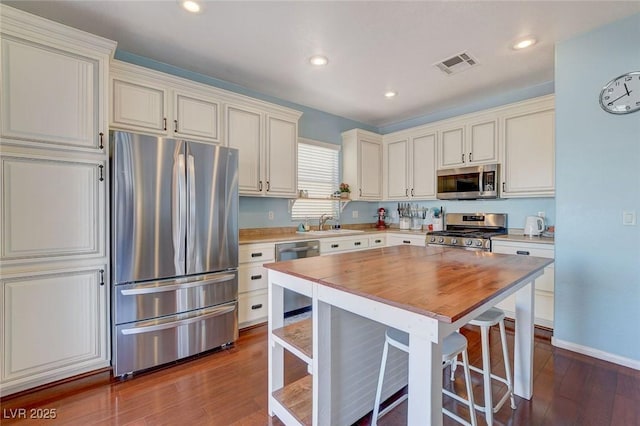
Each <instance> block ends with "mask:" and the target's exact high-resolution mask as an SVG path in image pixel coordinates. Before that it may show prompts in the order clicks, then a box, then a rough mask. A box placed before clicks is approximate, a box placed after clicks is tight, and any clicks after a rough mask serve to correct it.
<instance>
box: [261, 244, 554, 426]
mask: <svg viewBox="0 0 640 426" xmlns="http://www.w3.org/2000/svg"><path fill="white" fill-rule="evenodd" d="M552 262H553V260H552V259H543V258H534V257H522V256H511V255H500V254H495V253H487V252H480V251H467V250H459V249H450V248H439V247H412V246H394V247H384V248H378V249H372V250H364V251H359V252H352V253H345V254H338V255H334V256H326V257H315V258H307V259H298V260H294V261H286V262H278V263H272V264H267V265H265V267H266V268H267V269H269V299H270V305H269V413H270V414H271V415H274V414H275V415H277V416H278V417H279V418H280V419H281V420H282V421H283V422H284V423H285V424H313V425H325V424H327V425H328V424H332V415H333V414H334V413H333V411H334V410H337V409H339V408H340V407H338V406H339V405H340V404H341V403H342V402H343V400H350V399H357V397H358V395H355V394H353V395H352V394H341V397H340V400H336V398H335V394H336V393H339V392H337V391H336V389H335V388H334V387H332V380H336V375H335V374H332V372H337V371H341V372H343V373H344V371H345V369H344V368H343V367H344V366H343V365H342V364H343V363H345V364H348V363H351V364H352V365H354V364H353V359H352V358H353V357H352V356H347V355H344V354H348V353H349V350H348V349H349V348H348V347H345V346H349V345H357V344H358V339H352V340H351V341H348V342H347V343H346V344H342V345H335V343H336V339H335V336H332V334H336V332H337V331H338V329H337V328H336V327H332V321H335V320H336V315H335V312H336V311H345V312H348V313H351V314H355V316H358V317H362V318H365V319H368V320H371V321H375V322H376V323H379V324H380V325H381V326H382V327H385V326H388V327H394V328H396V329H399V330H402V331H405V332H407V333H408V334H409V356H408V382H407V383H408V385H409V402H408V424H409V425H424V424H432V425H439V424H441V423H442V412H441V409H442V394H441V389H442V365H441V356H442V352H441V347H440V345H441V343H442V341H443V339H444V337H446V336H447V335H449V334H450V333H451V332H453V331H455V330H456V329H458V328H460V327H461V326H463V325H464V324H466V323H467V322H468V321H469V320H471V319H472V318H474V317H475V316H477V315H478V314H480V313H481V312H483V311H485V310H486V309H488V308H490V307H491V306H494V305H495V304H496V303H498V302H500V301H501V300H503V299H504V298H505V297H507V296H508V295H510V294H513V293H516V305H517V307H516V323H515V327H516V336H515V338H516V341H515V370H514V373H515V379H514V389H515V393H516V394H517V395H519V396H521V397H523V398H526V399H530V398H531V396H532V391H533V379H532V377H531V376H532V373H531V372H532V368H533V300H534V299H533V294H534V281H535V278H536V277H538V276H540V275H541V274H542V273H543V270H544V267H545V266H547V265H549V264H550V263H552ZM285 288H287V289H290V290H293V291H296V292H299V293H302V294H305V295H307V296H309V297H311V298H312V301H313V303H312V319H311V321H309V322H308V323H306V325H305V324H304V323H303V324H293V325H290V326H287V327H284V321H283V290H284V289H285ZM355 316H354V318H355ZM292 327H293V328H292ZM305 327H306V330H305ZM332 345H335V347H332ZM285 349H286V350H289V351H290V352H292V353H293V354H294V355H296V356H298V357H300V358H301V359H303V360H304V361H305V362H307V364H308V365H309V372H310V375H309V376H307V377H305V378H303V379H302V380H300V381H298V382H295V383H292V384H286V386H285V383H283V377H284V361H283V356H284V352H283V351H284V350H285ZM372 349H373V348H372ZM363 355H364V353H363ZM370 368H371V369H375V370H377V369H378V368H379V358H378V363H377V365H375V363H374V365H370ZM374 386H375V385H374ZM369 387H370V383H369V384H368V385H366V386H364V388H363V389H362V390H363V391H368V390H369V389H368V388H369ZM332 393H334V395H333V396H332ZM366 404H368V402H367V401H365V405H366ZM332 405H334V407H332ZM372 408H373V407H372V406H370V407H369V410H371V409H372ZM365 413H366V412H365Z"/></svg>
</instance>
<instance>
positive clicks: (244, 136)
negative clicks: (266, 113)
mask: <svg viewBox="0 0 640 426" xmlns="http://www.w3.org/2000/svg"><path fill="white" fill-rule="evenodd" d="M262 117H263V116H262V114H261V113H260V112H258V111H252V110H249V109H244V108H239V107H235V106H227V108H226V120H225V121H226V138H227V144H228V145H229V146H230V147H231V148H237V149H239V150H240V152H239V157H238V171H239V190H240V194H241V195H242V194H260V193H261V190H262V182H261V180H260V179H261V173H262V164H261V162H260V159H261V158H262V153H261V151H260V150H261V147H262Z"/></svg>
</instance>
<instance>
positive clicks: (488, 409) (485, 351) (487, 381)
mask: <svg viewBox="0 0 640 426" xmlns="http://www.w3.org/2000/svg"><path fill="white" fill-rule="evenodd" d="M480 338H481V340H482V369H483V370H484V372H483V375H482V378H483V385H484V406H485V410H484V417H485V419H487V424H488V425H492V424H493V396H492V394H491V359H490V357H489V327H480Z"/></svg>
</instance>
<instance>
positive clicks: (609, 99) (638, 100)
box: [600, 71, 640, 114]
mask: <svg viewBox="0 0 640 426" xmlns="http://www.w3.org/2000/svg"><path fill="white" fill-rule="evenodd" d="M600 106H601V107H602V109H604V110H605V111H607V112H610V113H611V114H628V113H630V112H635V111H638V110H640V71H634V72H629V73H627V74H624V75H621V76H620V77H618V78H614V79H613V80H611V81H610V82H609V83H607V85H606V86H604V87H603V88H602V91H601V92H600Z"/></svg>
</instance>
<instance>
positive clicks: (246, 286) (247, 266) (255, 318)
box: [238, 243, 275, 328]
mask: <svg viewBox="0 0 640 426" xmlns="http://www.w3.org/2000/svg"><path fill="white" fill-rule="evenodd" d="M274 260H275V244H274V243H263V244H243V245H241V246H240V251H239V266H238V324H239V327H240V328H245V327H249V326H252V325H254V324H258V323H261V322H265V321H266V320H267V315H268V313H269V312H268V307H269V301H268V294H267V270H266V269H265V268H263V267H262V265H263V264H264V263H269V262H273V261H274Z"/></svg>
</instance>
